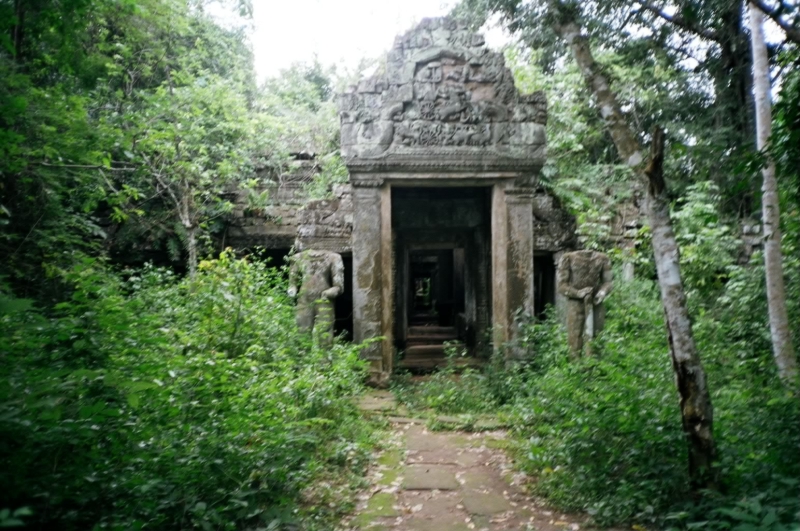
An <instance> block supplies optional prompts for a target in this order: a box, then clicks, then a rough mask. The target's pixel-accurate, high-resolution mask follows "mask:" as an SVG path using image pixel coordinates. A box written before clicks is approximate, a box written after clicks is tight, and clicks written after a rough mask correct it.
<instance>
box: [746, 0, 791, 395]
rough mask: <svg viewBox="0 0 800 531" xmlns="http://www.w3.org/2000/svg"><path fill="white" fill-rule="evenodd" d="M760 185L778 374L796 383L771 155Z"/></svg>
mask: <svg viewBox="0 0 800 531" xmlns="http://www.w3.org/2000/svg"><path fill="white" fill-rule="evenodd" d="M749 9H750V36H751V39H752V46H751V48H752V50H753V92H754V95H755V101H756V139H757V145H758V149H759V150H761V151H765V150H766V149H767V147H768V145H769V137H770V135H771V134H772V107H771V105H770V80H769V63H768V61H767V46H766V44H765V43H764V31H763V20H764V14H763V13H762V12H761V10H760V9H759V8H757V7H756V6H754V5H753V4H752V3H751V4H750V5H749ZM762 173H763V176H764V183H763V185H762V187H761V192H762V194H761V208H762V215H761V216H762V218H763V219H762V224H763V226H764V266H765V269H766V277H767V306H768V308H769V329H770V333H771V335H772V352H773V354H774V356H775V363H776V364H777V365H778V374H779V375H780V377H781V379H782V380H783V381H784V382H786V384H787V385H789V386H791V387H792V388H795V387H796V386H797V379H798V369H797V358H796V357H795V353H794V348H793V346H792V335H791V331H790V330H789V318H788V316H787V313H786V290H785V289H784V286H783V265H782V258H783V257H782V254H781V227H780V202H779V198H778V182H777V180H776V178H775V162H774V161H773V160H772V158H771V157H768V159H767V165H766V166H765V167H764V169H763V170H762Z"/></svg>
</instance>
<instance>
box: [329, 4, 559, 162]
mask: <svg viewBox="0 0 800 531" xmlns="http://www.w3.org/2000/svg"><path fill="white" fill-rule="evenodd" d="M339 116H340V119H341V144H342V154H343V156H344V157H345V161H346V162H347V164H348V166H349V167H351V168H356V167H365V168H370V169H381V168H385V169H393V168H394V167H396V166H404V167H409V166H410V167H412V168H413V167H415V166H416V167H419V168H420V169H437V168H439V169H441V166H442V165H443V161H457V162H458V164H457V165H456V166H458V169H466V168H469V167H475V168H480V169H483V170H488V169H516V168H519V169H538V168H539V167H541V165H542V164H543V162H544V158H545V144H546V140H545V124H546V122H547V102H546V99H545V96H544V94H543V93H541V92H537V93H533V94H529V95H520V94H519V92H518V91H517V89H516V87H515V86H514V81H513V78H512V76H511V72H510V70H509V69H508V68H507V67H506V66H505V62H504V60H503V56H502V54H500V53H497V52H493V51H491V50H489V49H488V48H486V47H485V46H484V40H483V37H482V36H481V35H479V34H475V33H472V32H469V31H467V30H466V29H465V28H464V27H463V26H462V25H461V24H459V23H457V22H456V21H454V20H452V19H449V18H433V19H424V20H423V21H422V22H421V23H420V24H419V25H418V26H417V27H416V28H414V29H412V30H411V31H409V32H407V33H406V34H404V35H401V36H399V37H397V39H396V40H395V43H394V46H393V48H392V49H391V51H390V52H389V53H388V55H387V58H386V66H385V71H384V72H383V73H381V74H377V75H375V76H373V77H370V78H367V79H363V80H361V81H360V82H359V83H358V85H357V86H354V87H351V88H350V89H349V90H348V91H347V92H345V93H344V94H341V95H340V96H339ZM410 162H415V163H416V164H409V163H410ZM445 164H447V163H445ZM446 167H451V166H446ZM445 169H446V168H445Z"/></svg>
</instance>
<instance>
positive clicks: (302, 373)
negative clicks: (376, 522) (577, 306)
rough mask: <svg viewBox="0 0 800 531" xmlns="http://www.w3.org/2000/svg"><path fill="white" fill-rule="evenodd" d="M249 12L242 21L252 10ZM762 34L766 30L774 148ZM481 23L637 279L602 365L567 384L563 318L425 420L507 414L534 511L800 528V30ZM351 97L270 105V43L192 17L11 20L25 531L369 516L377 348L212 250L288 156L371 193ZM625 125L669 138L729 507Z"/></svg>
mask: <svg viewBox="0 0 800 531" xmlns="http://www.w3.org/2000/svg"><path fill="white" fill-rule="evenodd" d="M231 8H232V9H236V10H237V11H238V12H239V13H240V15H241V17H242V21H243V22H242V23H243V24H246V20H247V17H248V14H249V10H250V7H249V5H248V3H247V2H241V3H237V4H235V5H233V6H231ZM754 8H757V9H759V10H761V11H762V12H764V13H765V16H764V18H765V21H764V22H763V23H764V24H765V25H766V27H767V28H770V29H769V31H768V32H767V33H768V38H767V42H766V54H765V55H766V61H767V73H768V76H769V79H767V80H766V81H768V85H769V86H771V88H772V99H771V118H770V119H769V120H768V122H769V123H771V126H772V132H771V136H770V137H769V139H768V140H767V141H758V140H757V139H758V138H759V135H758V134H757V129H758V128H757V119H756V116H757V114H756V102H755V99H754V97H753V87H754V85H755V84H756V83H754V79H755V78H754V75H756V76H757V75H759V74H758V71H756V73H755V74H754V70H753V68H752V66H753V59H752V57H753V55H752V49H753V48H754V44H753V43H755V42H756V41H757V39H754V38H751V37H753V36H754V35H753V34H751V33H752V31H751V26H750V25H749V24H748V21H749V18H748V17H749V13H751V12H752V10H753V9H754ZM455 15H457V16H459V17H462V18H464V19H466V20H468V21H470V23H471V24H472V25H474V26H475V27H476V28H477V27H480V26H481V25H482V24H483V23H485V22H486V21H487V20H489V19H491V20H494V21H495V22H496V23H499V24H501V25H503V26H504V27H505V28H507V29H508V30H509V31H510V32H511V34H512V36H513V37H514V39H513V42H512V43H511V44H510V45H509V46H508V47H507V49H506V51H505V53H506V58H507V63H508V64H509V66H510V67H511V69H512V71H513V73H514V76H515V79H516V83H517V86H518V87H519V89H520V90H521V91H522V92H530V91H533V90H544V91H545V92H546V93H547V95H548V100H549V122H548V146H549V148H548V149H549V152H548V159H549V162H548V165H547V166H546V167H545V169H544V171H543V174H542V184H543V186H545V187H547V189H548V190H549V191H550V192H551V193H553V194H555V195H556V196H557V197H558V198H559V199H560V201H561V202H562V203H563V204H564V205H565V206H566V207H567V208H568V209H569V210H570V211H571V212H573V213H574V214H575V215H576V217H577V219H578V227H579V232H580V238H581V242H582V244H583V245H584V246H585V247H587V248H596V249H605V250H608V251H609V252H610V254H611V255H612V258H613V259H614V261H615V264H616V265H617V266H618V267H619V268H621V267H622V266H623V264H631V263H632V264H634V271H635V278H634V279H633V280H631V281H629V282H622V281H620V280H618V281H617V285H616V287H615V291H614V293H613V295H612V296H611V297H610V298H609V299H608V302H607V307H608V315H607V326H606V330H605V331H604V332H603V334H602V335H601V336H600V337H598V338H597V340H596V345H595V347H594V349H593V350H594V351H595V352H596V355H594V356H592V357H590V358H583V359H579V360H571V359H570V358H569V356H568V353H567V348H566V341H565V336H564V331H563V329H562V328H561V325H560V324H559V321H558V319H557V318H556V316H555V314H554V313H552V314H551V316H550V318H548V319H546V320H544V321H535V320H533V319H528V323H527V325H526V335H525V340H524V343H525V344H524V345H523V346H524V347H525V348H528V349H529V350H530V353H531V355H530V361H529V362H528V363H526V364H521V365H513V366H507V365H506V364H505V363H503V362H502V360H501V359H493V360H492V361H491V363H489V364H488V365H487V367H485V368H484V369H483V370H481V371H470V370H467V371H466V372H463V373H462V374H460V376H459V377H457V378H455V377H453V371H452V370H445V371H442V372H440V373H437V374H435V375H433V376H432V377H431V378H430V379H429V380H428V381H426V382H425V383H423V384H414V385H412V384H411V383H410V382H409V381H407V379H405V378H404V377H403V375H398V377H397V378H396V379H395V382H396V383H395V384H394V391H395V392H396V394H397V396H398V397H399V398H400V400H401V401H403V402H404V403H406V404H408V405H409V406H411V407H413V408H417V409H419V410H427V411H434V412H442V413H450V414H463V415H466V416H467V417H469V415H475V414H478V413H487V412H491V413H494V414H496V415H498V416H499V417H501V418H502V419H504V421H505V422H506V424H508V425H509V426H510V428H509V429H510V432H511V435H512V445H511V451H512V453H513V455H514V457H515V461H516V463H517V465H518V466H519V467H521V468H522V469H523V470H525V471H526V472H528V473H529V474H530V475H531V476H533V477H535V478H536V481H535V482H534V483H533V484H532V488H533V489H534V490H535V492H536V493H537V494H540V495H543V496H545V497H546V498H547V499H548V500H549V502H550V503H552V504H554V505H555V506H557V507H559V508H562V509H564V510H575V511H583V512H587V513H588V514H589V515H590V516H591V517H592V519H593V521H594V522H595V523H596V524H598V525H628V526H631V525H632V526H634V527H633V528H634V529H639V530H640V529H642V528H648V529H650V528H653V529H655V528H665V529H666V528H669V529H681V530H683V529H687V530H688V529H692V530H706V529H707V530H714V531H715V530H736V531H751V530H755V529H759V530H771V531H782V530H787V529H797V528H798V526H800V460H799V459H798V457H797V456H798V455H800V400H798V387H797V381H796V379H794V376H791V375H790V376H789V377H788V378H787V377H786V374H785V371H782V369H781V365H780V356H781V355H782V356H784V358H785V359H788V360H789V363H790V365H791V362H792V361H793V362H794V364H795V366H796V363H797V352H798V350H800V348H798V345H800V68H798V66H799V65H800V48H798V46H800V44H799V43H798V38H797V28H798V19H799V18H800V8H798V6H797V5H796V4H793V3H791V2H783V1H774V2H771V1H764V2H755V3H754V4H752V5H746V4H745V3H743V2H731V1H727V0H725V1H723V0H687V1H681V2H650V1H640V2H635V3H627V2H618V1H608V2H570V1H564V2H556V1H549V0H548V1H545V0H534V1H530V2H519V1H517V0H492V1H488V0H465V1H464V2H463V3H462V4H461V5H459V6H458V7H457V8H456V10H455ZM570 24H571V25H572V26H569V25H570ZM568 26H569V27H571V28H573V29H575V28H577V31H578V33H577V35H580V36H581V38H582V41H581V42H583V44H584V45H585V48H584V49H583V52H586V51H587V50H588V51H589V52H590V54H591V59H592V61H593V63H592V64H591V65H588V64H587V63H581V60H582V57H583V59H586V56H585V54H584V55H583V56H581V55H580V54H578V53H575V49H574V47H571V46H570V45H569V43H574V42H576V41H575V39H574V38H571V37H569V35H568V33H566V32H565V28H567V27H568ZM573 35H575V34H573ZM565 37H568V39H567V40H566V41H565ZM589 66H591V68H588V67H589ZM587 72H590V75H589V76H588V77H587ZM345 77H346V76H345V75H343V74H342V73H341V72H339V73H337V72H336V71H335V70H333V69H329V68H327V67H323V66H321V65H319V64H318V63H315V62H310V63H308V64H306V65H296V66H294V67H292V68H291V69H289V70H287V71H285V72H284V73H283V74H282V75H281V76H278V77H276V78H274V79H270V80H268V81H267V82H266V83H263V84H261V85H259V84H258V83H257V82H256V78H255V74H254V69H253V60H252V54H251V52H250V49H249V46H248V43H247V38H246V32H245V31H244V30H243V29H236V28H231V27H227V26H226V27H222V26H220V25H218V24H217V23H216V22H215V21H214V19H212V18H211V17H210V16H209V15H208V14H207V13H206V12H205V10H204V7H203V3H202V2H200V1H196V0H114V1H106V0H60V1H58V2H56V1H53V0H0V257H2V261H1V262H0V456H1V457H2V458H1V459H0V463H2V466H1V467H0V485H2V488H0V526H25V527H26V528H31V529H70V530H71V529H74V530H84V529H186V528H201V529H254V528H265V529H312V530H313V529H320V530H324V529H332V528H333V526H335V522H336V521H337V519H338V518H339V517H340V516H341V515H342V514H343V513H345V512H347V511H348V510H350V509H351V508H352V503H353V499H354V498H353V492H354V489H356V488H357V487H358V485H359V481H361V478H363V471H364V469H365V467H366V466H368V464H369V460H370V452H371V450H372V449H373V448H374V447H375V446H376V445H378V444H379V441H377V440H376V437H375V435H374V430H375V427H374V425H373V424H370V423H369V422H367V421H366V420H365V419H364V418H363V416H362V415H361V414H360V413H359V412H358V411H357V409H356V407H355V405H354V404H355V402H354V398H355V397H357V396H358V395H360V394H361V393H363V392H364V386H363V382H364V376H365V370H366V368H365V366H364V362H363V361H362V360H360V359H359V356H358V352H359V348H358V345H352V344H350V343H347V342H345V341H338V342H337V343H336V345H335V346H334V347H333V349H330V350H328V349H326V350H324V351H323V350H320V349H317V348H315V347H314V346H313V345H312V344H311V342H310V339H309V338H308V337H305V336H303V335H301V334H298V333H297V332H296V329H295V327H294V322H293V309H292V306H291V302H290V301H289V299H288V298H287V297H286V296H285V291H286V290H285V279H284V276H283V274H282V273H281V271H280V264H272V263H264V262H262V261H260V260H259V259H258V258H257V257H256V256H241V255H237V254H236V253H234V252H233V251H226V250H225V249H222V248H220V245H219V243H218V239H217V238H216V235H217V234H218V233H219V232H220V231H221V230H222V229H223V228H224V226H225V224H226V220H227V215H228V214H229V213H230V211H231V209H232V204H231V203H230V199H229V198H230V195H229V193H228V192H230V191H231V190H233V189H236V188H239V189H248V190H251V191H252V194H251V200H252V201H253V202H254V203H256V204H258V203H259V202H261V203H263V202H266V201H269V200H270V198H269V197H268V196H265V195H263V194H262V193H261V192H260V190H262V189H263V185H264V184H265V182H266V181H267V180H269V179H272V178H274V177H275V176H276V175H279V174H280V173H282V172H285V171H287V170H288V169H289V167H290V160H291V154H292V153H297V152H299V151H303V150H307V149H308V146H313V151H315V152H316V153H317V154H318V157H317V160H318V161H319V165H320V170H321V171H320V174H319V177H318V178H317V180H316V181H315V183H313V185H312V187H311V189H310V193H311V194H312V195H313V196H315V197H322V196H324V195H325V194H327V193H329V190H330V185H331V184H332V183H334V182H342V181H343V180H346V178H347V175H346V171H345V170H344V168H343V165H342V163H341V160H340V159H339V157H338V153H337V134H338V123H337V118H336V113H335V105H334V103H333V95H334V93H335V91H336V88H337V87H338V86H341V85H342V84H343V83H344V82H346V79H344V78H345ZM601 77H602V79H604V80H606V81H607V88H608V91H607V92H608V93H610V95H611V96H613V100H614V104H615V105H616V112H617V113H618V117H619V119H618V120H616V122H614V123H612V120H608V119H604V118H603V116H601V112H600V108H601V107H602V106H603V105H604V104H605V102H604V101H603V100H602V97H605V96H608V94H605V96H603V95H602V94H598V91H597V90H596V87H595V86H594V85H593V81H596V80H597V79H600V78H601ZM760 81H761V82H763V81H764V79H763V71H762V79H761V80H760ZM556 95H557V97H555V96H556ZM614 127H624V128H626V129H627V131H628V132H627V133H626V134H627V135H628V140H629V141H630V144H629V145H634V146H636V147H635V148H634V149H641V150H642V151H643V153H645V154H646V153H647V152H650V148H651V146H652V144H654V139H655V138H656V137H657V136H658V134H659V133H654V131H657V130H658V131H663V134H664V143H663V145H662V146H661V147H662V148H663V151H661V152H660V156H661V170H660V171H661V172H662V176H663V180H664V183H665V188H664V189H663V190H661V192H663V200H664V205H665V208H666V210H665V212H666V213H667V218H668V221H669V223H670V224H671V227H672V229H673V232H674V239H675V243H676V244H677V246H678V247H679V249H680V262H679V266H680V272H681V278H682V288H683V290H684V297H685V301H684V303H685V311H686V312H687V315H688V317H689V320H690V323H691V331H692V335H693V339H694V343H695V345H696V347H695V349H696V357H697V361H698V363H699V364H700V366H702V370H703V371H704V374H705V379H706V383H707V388H708V401H709V405H711V406H712V407H713V412H714V418H713V421H714V422H713V437H714V445H715V454H714V460H713V464H712V466H711V470H708V471H707V472H709V473H710V474H711V476H713V478H714V481H711V482H709V481H706V482H699V483H698V482H697V481H696V479H697V478H696V477H692V474H691V470H690V467H689V465H688V463H689V458H690V452H691V447H690V445H688V444H687V437H686V434H685V432H684V431H683V427H682V426H683V418H682V409H681V407H680V406H679V393H678V391H677V390H676V387H675V383H674V372H673V366H672V362H671V358H670V344H669V341H668V336H667V333H666V332H665V314H664V307H663V306H662V302H663V298H662V295H661V292H660V291H659V282H658V280H659V278H658V274H657V264H656V263H655V260H654V253H653V247H654V242H653V238H652V232H651V231H650V230H649V227H648V224H647V223H643V224H642V226H641V228H640V230H638V232H637V233H636V234H635V242H636V245H635V246H634V247H627V248H623V249H619V248H616V247H614V244H615V242H613V241H611V238H610V234H609V232H608V227H609V221H610V220H611V219H612V218H613V216H614V214H615V212H617V211H618V209H620V208H621V207H623V206H624V205H625V204H628V203H631V202H640V201H643V200H644V197H645V196H646V184H645V181H644V180H643V178H645V177H646V176H647V175H646V174H647V171H646V170H647V168H644V167H632V166H630V165H628V164H626V163H624V162H623V161H625V160H627V159H628V157H626V156H624V149H621V148H620V143H619V138H620V137H619V135H618V133H619V131H618V130H617V131H616V132H615V130H614ZM762 140H763V139H762ZM770 167H774V183H775V186H774V190H773V191H772V192H770V191H769V190H767V192H768V193H766V194H765V193H764V192H763V191H762V185H763V183H764V182H765V181H764V175H763V170H764V169H766V168H770ZM770 194H771V195H770ZM765 198H766V199H765ZM765 200H766V201H767V202H768V204H769V205H772V206H770V207H769V208H770V209H773V210H774V211H776V212H777V211H779V213H780V214H779V218H777V224H776V223H773V225H774V226H772V228H771V229H770V231H772V232H770V233H769V234H773V233H774V231H775V229H776V228H779V229H780V233H781V239H780V240H778V246H777V250H778V251H779V257H780V258H779V263H780V265H781V267H782V272H781V273H780V274H781V277H782V279H783V281H784V282H783V287H782V288H781V290H782V294H779V295H782V297H783V299H784V305H785V314H786V326H785V327H784V328H785V333H784V335H783V341H784V344H785V343H786V342H788V344H791V345H793V348H794V350H793V351H787V350H786V349H785V347H781V348H778V349H777V350H776V346H775V345H776V340H775V334H774V333H773V332H771V327H770V323H771V316H772V315H773V313H771V310H770V305H771V304H772V303H773V297H772V296H771V295H770V296H768V288H767V286H768V283H769V282H768V279H769V278H770V276H769V275H773V277H772V278H774V275H775V272H774V267H773V266H774V260H772V262H770V261H769V260H767V259H765V252H762V250H761V248H766V246H763V245H762V246H761V248H759V249H756V250H755V252H748V251H747V249H746V247H745V246H744V244H743V242H742V234H743V231H742V227H743V226H748V227H751V226H759V227H760V226H763V224H764V211H765V210H764V209H763V208H762V207H763V206H764V203H765ZM769 201H772V203H769ZM640 206H641V204H640ZM771 211H772V210H771ZM773 243H774V241H773ZM772 249H773V251H774V250H775V249H776V247H775V246H773V247H772ZM771 264H772V265H771ZM771 268H772V272H771V273H768V271H770V270H771ZM620 277H621V275H620V274H617V278H618V279H619V278H620ZM521 318H523V319H525V318H526V316H521ZM773 328H774V327H773ZM787 352H790V354H787ZM776 353H777V354H776ZM453 355H458V353H457V352H454V353H453ZM787 356H788V357H787ZM776 360H778V361H779V363H776ZM711 476H709V477H711Z"/></svg>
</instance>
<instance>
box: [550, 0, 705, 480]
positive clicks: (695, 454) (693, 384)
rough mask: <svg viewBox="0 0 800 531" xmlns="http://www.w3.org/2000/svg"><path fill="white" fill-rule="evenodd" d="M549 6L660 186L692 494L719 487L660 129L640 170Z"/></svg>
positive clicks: (609, 94) (658, 225) (656, 208)
mask: <svg viewBox="0 0 800 531" xmlns="http://www.w3.org/2000/svg"><path fill="white" fill-rule="evenodd" d="M550 6H551V7H552V8H553V9H555V11H556V13H557V14H558V15H560V16H561V19H560V21H559V23H558V24H556V26H555V28H554V29H555V30H556V32H557V33H558V35H559V36H560V37H561V38H563V39H564V40H565V41H566V42H567V44H569V46H570V48H571V50H572V54H573V56H574V58H575V61H576V62H577V63H578V67H579V68H580V71H581V73H582V75H583V77H584V79H585V80H586V83H587V84H588V85H589V87H590V89H591V91H592V94H593V95H594V97H595V100H596V101H597V104H598V106H599V107H600V115H601V116H602V118H603V120H604V122H605V126H606V128H607V129H608V132H609V133H610V135H611V138H612V140H613V141H614V145H615V146H616V148H617V152H618V153H619V156H620V158H621V159H622V160H623V161H625V163H626V164H628V166H630V167H631V168H632V169H633V170H634V172H635V173H636V174H637V175H638V176H640V177H649V176H650V173H652V174H654V175H656V176H657V179H658V180H659V182H660V184H659V185H658V186H656V187H655V188H653V186H652V181H653V180H652V178H650V179H649V180H650V182H651V187H650V188H651V191H653V192H657V193H656V194H655V195H652V197H651V194H650V193H648V196H649V199H650V200H648V201H647V207H648V208H647V209H648V215H649V217H650V224H651V230H652V234H653V251H654V254H655V262H656V268H657V271H658V283H659V286H660V288H661V300H662V304H663V306H664V313H665V316H666V324H667V336H668V339H669V348H670V356H671V358H672V367H673V369H674V372H675V384H676V386H677V388H678V395H679V397H680V409H681V417H682V424H683V431H684V433H685V434H686V438H687V442H688V445H689V474H690V480H691V487H692V488H693V490H700V489H712V490H716V489H717V488H718V482H717V478H716V469H715V468H714V467H713V463H714V460H715V458H716V449H715V444H714V436H713V429H712V428H713V408H712V406H711V397H710V395H709V392H708V388H707V387H706V378H705V372H704V370H703V366H702V364H701V362H700V358H699V356H698V355H697V347H696V346H695V342H694V336H693V335H692V325H691V321H690V320H689V312H688V310H687V307H686V295H685V293H684V290H683V284H682V282H681V275H680V263H679V254H678V244H677V242H676V240H675V234H674V233H673V231H672V226H671V221H670V216H669V204H668V203H667V201H666V193H665V190H664V180H663V174H662V173H661V171H662V164H661V162H662V160H663V135H662V133H661V132H660V130H658V132H657V133H656V135H654V139H653V143H654V145H653V155H652V156H651V160H650V161H649V164H648V166H647V168H645V167H644V162H645V160H644V154H643V149H642V146H641V145H640V144H639V141H638V140H637V139H636V135H635V134H634V133H633V131H632V130H631V128H630V125H629V124H628V121H627V120H626V118H625V115H624V114H623V113H622V110H621V108H620V105H619V102H618V101H617V97H616V94H614V92H613V91H612V90H611V83H610V81H609V79H608V78H607V77H606V76H605V75H604V74H603V72H602V71H601V69H600V67H599V65H598V64H597V63H596V62H595V60H594V57H593V56H592V52H591V48H590V46H589V42H588V40H587V39H586V37H585V36H583V35H581V28H580V26H579V25H578V24H577V23H576V21H575V19H574V17H573V16H571V13H569V12H568V11H567V10H563V11H562V10H561V9H560V4H559V2H555V1H551V2H550Z"/></svg>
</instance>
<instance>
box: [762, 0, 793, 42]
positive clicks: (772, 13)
mask: <svg viewBox="0 0 800 531" xmlns="http://www.w3.org/2000/svg"><path fill="white" fill-rule="evenodd" d="M750 3H751V4H753V5H754V6H755V7H757V8H758V9H759V10H761V12H762V13H764V14H765V15H767V16H768V17H769V18H770V19H771V20H772V21H773V22H774V23H775V24H777V25H778V26H779V27H780V28H781V29H782V30H783V32H784V33H785V34H786V38H787V39H789V40H790V41H792V42H794V43H795V44H800V29H798V28H797V26H794V25H792V24H791V23H789V22H786V21H785V20H783V19H782V18H781V11H783V7H784V5H783V3H780V5H779V6H778V8H777V9H773V8H771V7H770V6H768V5H767V4H766V2H764V0H750Z"/></svg>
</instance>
